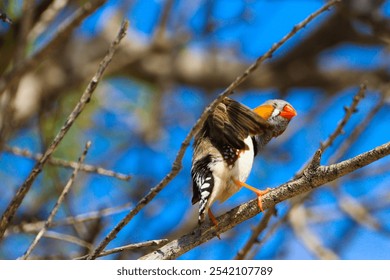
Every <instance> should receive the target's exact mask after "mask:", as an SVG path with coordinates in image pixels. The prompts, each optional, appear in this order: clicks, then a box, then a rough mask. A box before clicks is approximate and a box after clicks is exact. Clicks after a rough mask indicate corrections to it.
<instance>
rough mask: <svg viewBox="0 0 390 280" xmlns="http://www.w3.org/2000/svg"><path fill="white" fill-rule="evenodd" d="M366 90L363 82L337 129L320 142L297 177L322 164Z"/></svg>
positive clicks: (345, 108)
mask: <svg viewBox="0 0 390 280" xmlns="http://www.w3.org/2000/svg"><path fill="white" fill-rule="evenodd" d="M366 90H367V86H366V84H365V83H362V84H361V85H360V89H359V91H358V92H357V93H356V95H355V96H354V98H353V100H352V103H351V105H350V106H349V107H344V110H345V115H344V117H343V118H342V119H341V121H340V122H339V123H338V125H337V127H336V129H335V130H334V131H333V133H332V134H331V135H329V137H328V138H327V139H326V140H325V141H324V142H323V143H320V147H319V148H318V150H317V151H316V153H315V154H314V155H313V157H312V158H311V159H310V160H309V161H308V162H307V163H305V164H304V166H303V167H302V168H301V169H300V171H299V172H297V174H296V175H295V177H299V176H301V175H302V173H303V172H305V171H306V170H307V169H313V168H316V167H318V166H319V165H320V160H321V155H322V154H323V152H324V151H325V150H326V149H327V148H329V147H330V146H331V145H332V144H333V142H334V141H335V140H336V138H337V137H338V136H339V135H341V134H342V133H343V132H344V126H345V125H346V124H347V122H348V121H349V119H350V118H351V116H352V114H353V113H355V112H356V110H357V106H358V104H359V102H360V100H361V99H362V98H364V95H365V92H366Z"/></svg>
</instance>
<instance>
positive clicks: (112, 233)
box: [88, 0, 341, 259]
mask: <svg viewBox="0 0 390 280" xmlns="http://www.w3.org/2000/svg"><path fill="white" fill-rule="evenodd" d="M340 1H341V0H333V1H329V2H328V3H327V4H325V5H324V6H323V7H322V8H321V9H319V10H317V11H316V12H314V13H313V14H311V15H309V16H308V17H307V18H306V19H305V20H303V21H302V22H301V23H299V24H297V25H296V26H294V28H293V29H292V30H291V31H290V32H289V33H288V34H287V35H285V36H284V37H283V38H282V39H281V40H280V41H279V42H278V43H275V44H274V45H273V46H272V47H271V48H270V49H269V50H268V51H267V52H266V53H265V54H264V55H262V56H260V57H259V58H257V59H256V61H255V62H254V63H253V64H252V65H250V66H249V67H248V68H247V69H246V70H245V72H244V73H243V74H242V75H240V76H239V77H237V78H236V79H235V80H234V81H233V82H232V83H231V84H230V85H229V86H228V87H227V88H226V89H225V90H224V91H223V92H222V93H221V94H220V95H219V96H218V97H217V98H216V99H215V100H214V101H213V102H212V103H211V104H210V105H209V106H208V107H207V108H206V109H205V110H204V112H203V113H202V115H201V116H200V118H199V119H198V120H197V122H196V123H195V125H194V126H193V127H192V129H191V130H190V132H189V133H188V134H187V136H186V138H185V139H184V141H183V142H182V144H181V146H180V149H179V152H178V153H177V155H176V158H175V160H174V162H173V164H172V169H171V171H170V172H169V173H168V174H167V175H166V176H165V177H164V178H163V179H162V180H161V181H160V182H159V183H158V184H157V185H156V186H155V187H153V188H152V189H151V190H150V191H149V193H148V194H147V195H146V196H144V197H143V198H142V199H141V200H140V201H139V202H138V204H137V205H136V206H135V208H134V209H132V210H131V211H130V212H129V213H128V214H127V215H126V216H125V217H124V218H123V219H122V220H121V221H120V222H119V223H118V224H117V225H116V226H115V227H114V228H113V229H112V230H111V231H110V232H109V234H108V235H107V236H106V237H104V239H103V240H102V241H101V243H100V244H99V245H98V246H97V247H96V249H95V250H94V252H93V253H92V254H91V255H90V256H89V257H88V259H95V258H96V257H97V256H98V255H99V254H100V253H101V252H102V251H103V249H104V248H105V247H106V246H107V245H108V243H110V242H111V241H112V240H113V239H114V238H115V237H116V235H117V234H118V232H119V231H120V230H121V229H122V228H123V227H124V226H126V225H127V224H128V223H129V222H130V221H131V220H132V219H133V217H134V216H135V215H136V214H137V213H138V212H139V211H140V210H141V209H142V208H143V207H145V205H146V204H148V203H149V202H150V201H151V200H152V199H153V198H154V197H155V196H156V195H157V194H158V193H159V192H160V191H161V190H162V189H163V188H164V187H165V186H166V185H167V184H168V183H169V182H170V181H171V180H172V179H173V178H174V177H175V176H176V175H177V174H178V173H179V171H180V170H181V168H182V163H181V162H182V159H183V156H184V153H185V151H186V149H187V147H188V146H189V144H190V141H191V139H192V137H193V136H194V135H195V134H196V133H197V132H198V131H199V130H200V128H201V127H202V125H203V124H204V122H205V121H206V119H207V117H208V116H209V115H210V113H211V112H213V111H214V109H215V108H216V106H217V105H218V104H219V103H220V102H221V101H222V99H223V98H225V97H226V96H228V95H231V94H232V93H233V90H234V89H236V88H237V87H238V86H239V85H240V84H242V83H243V82H244V81H245V80H246V79H247V77H248V76H249V75H250V74H251V73H253V71H254V70H256V69H257V68H258V67H259V65H260V64H261V63H263V62H264V61H265V60H267V59H269V58H271V57H272V55H273V54H274V52H276V51H277V50H278V49H279V48H280V47H281V46H282V45H283V44H284V43H286V42H287V41H288V40H289V39H290V38H291V37H293V36H294V35H295V34H296V33H297V32H298V31H299V30H301V29H302V28H304V27H305V26H306V25H307V24H308V23H309V22H311V21H312V20H313V19H314V18H316V17H317V16H319V15H320V14H322V13H323V12H325V11H327V10H328V9H329V8H330V7H332V6H333V5H335V4H337V3H339V2H340Z"/></svg>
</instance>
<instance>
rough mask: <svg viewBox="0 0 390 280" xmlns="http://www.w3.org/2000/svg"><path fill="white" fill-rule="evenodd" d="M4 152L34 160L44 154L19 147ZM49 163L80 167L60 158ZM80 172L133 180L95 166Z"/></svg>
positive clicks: (86, 166) (87, 167)
mask: <svg viewBox="0 0 390 280" xmlns="http://www.w3.org/2000/svg"><path fill="white" fill-rule="evenodd" d="M4 150H5V151H7V152H10V153H12V154H14V155H18V156H23V157H26V158H30V159H34V160H40V159H41V158H42V154H40V153H37V154H34V153H32V152H31V151H29V150H27V149H21V148H18V147H10V146H5V147H4ZM48 163H49V164H51V165H55V166H61V167H65V168H72V169H75V168H76V167H77V166H78V163H77V162H75V161H67V160H64V159H59V158H54V157H51V158H49V160H48ZM80 171H84V172H89V173H96V174H99V175H103V176H108V177H114V178H117V179H119V180H124V181H128V180H130V179H131V176H130V175H126V174H122V173H118V172H115V171H112V170H107V169H104V168H102V167H99V166H94V165H90V164H82V165H80Z"/></svg>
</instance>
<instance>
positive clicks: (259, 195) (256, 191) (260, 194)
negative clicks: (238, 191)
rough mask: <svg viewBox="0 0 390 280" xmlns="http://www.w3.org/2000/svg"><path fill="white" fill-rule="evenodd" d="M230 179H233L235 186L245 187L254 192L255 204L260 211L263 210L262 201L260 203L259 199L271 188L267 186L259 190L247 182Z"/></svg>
mask: <svg viewBox="0 0 390 280" xmlns="http://www.w3.org/2000/svg"><path fill="white" fill-rule="evenodd" d="M232 180H233V182H234V184H236V185H237V186H239V187H245V188H247V189H250V190H251V191H253V192H255V193H256V195H257V205H258V206H259V208H260V211H261V212H263V203H262V201H261V199H262V196H263V195H265V194H266V193H268V192H269V191H270V190H271V188H267V189H265V190H264V191H262V190H259V189H256V188H254V187H252V186H251V185H248V184H247V183H244V182H241V181H238V180H236V179H232Z"/></svg>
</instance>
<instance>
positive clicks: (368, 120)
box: [329, 97, 384, 163]
mask: <svg viewBox="0 0 390 280" xmlns="http://www.w3.org/2000/svg"><path fill="white" fill-rule="evenodd" d="M383 104H384V98H383V97H381V99H380V100H379V101H378V103H377V104H376V105H375V107H374V108H373V109H372V110H371V111H370V113H369V114H368V115H367V116H366V117H365V118H364V120H363V121H362V122H361V123H360V124H359V125H357V126H356V127H355V129H354V130H353V132H352V133H351V135H349V137H348V138H347V139H346V140H345V141H344V142H343V143H342V144H341V146H340V147H339V148H338V149H337V152H336V153H335V154H334V155H332V157H331V158H330V159H329V162H330V163H334V162H337V161H338V160H340V159H341V158H342V157H343V156H344V155H345V153H346V152H347V151H348V150H349V148H350V147H351V145H352V143H354V142H355V141H356V140H357V138H358V137H359V136H360V135H361V134H362V132H363V131H364V130H365V129H366V128H367V127H368V125H369V124H370V123H371V121H372V119H373V118H374V117H375V115H376V114H377V113H378V111H379V110H380V109H381V108H382V107H383Z"/></svg>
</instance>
